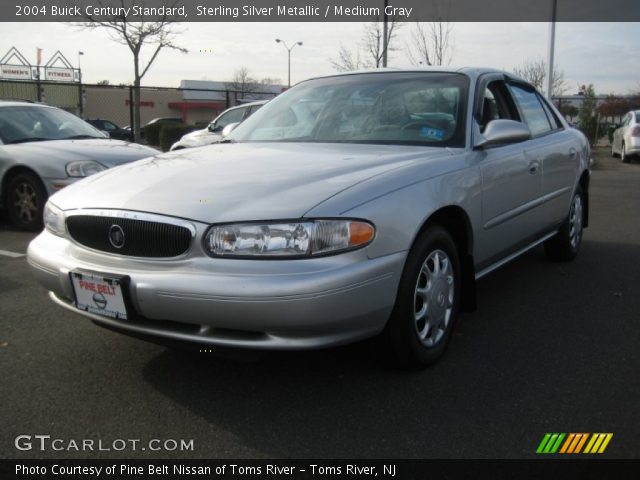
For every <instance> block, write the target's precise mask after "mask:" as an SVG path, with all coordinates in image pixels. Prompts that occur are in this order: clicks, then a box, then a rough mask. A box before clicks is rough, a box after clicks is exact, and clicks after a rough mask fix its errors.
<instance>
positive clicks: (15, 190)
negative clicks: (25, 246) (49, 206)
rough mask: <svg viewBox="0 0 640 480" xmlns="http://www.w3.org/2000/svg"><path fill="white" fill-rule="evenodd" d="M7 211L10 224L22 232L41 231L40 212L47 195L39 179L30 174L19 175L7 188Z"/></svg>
mask: <svg viewBox="0 0 640 480" xmlns="http://www.w3.org/2000/svg"><path fill="white" fill-rule="evenodd" d="M6 199H7V203H6V207H7V211H8V213H9V218H10V219H11V222H12V223H13V224H14V225H15V226H16V227H18V228H20V229H22V230H29V231H38V230H41V229H42V211H43V209H44V203H45V202H46V200H47V194H46V191H45V189H44V187H43V186H42V183H41V182H40V179H39V178H38V177H36V176H35V175H33V174H31V173H19V174H18V175H16V176H15V177H13V178H12V179H11V180H10V181H9V184H8V188H7V197H6Z"/></svg>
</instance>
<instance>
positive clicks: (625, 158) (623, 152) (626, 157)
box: [620, 143, 630, 163]
mask: <svg viewBox="0 0 640 480" xmlns="http://www.w3.org/2000/svg"><path fill="white" fill-rule="evenodd" d="M620 160H622V163H629V162H630V159H629V155H627V147H625V146H624V143H623V144H622V150H620Z"/></svg>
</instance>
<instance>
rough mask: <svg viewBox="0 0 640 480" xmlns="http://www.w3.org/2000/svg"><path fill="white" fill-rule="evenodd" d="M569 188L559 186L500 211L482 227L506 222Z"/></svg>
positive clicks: (491, 226) (569, 188) (495, 225)
mask: <svg viewBox="0 0 640 480" xmlns="http://www.w3.org/2000/svg"><path fill="white" fill-rule="evenodd" d="M569 190H571V187H564V188H561V189H560V190H556V191H555V192H551V193H547V194H546V195H543V196H542V197H540V198H536V199H535V200H531V201H530V202H528V203H525V204H524V205H520V206H519V207H516V208H514V209H513V210H509V211H508V212H505V213H501V214H500V215H498V216H496V217H493V218H492V219H491V220H489V221H488V222H487V223H485V224H484V225H483V226H482V228H484V229H486V230H488V229H490V228H493V227H497V226H498V225H500V224H501V223H504V222H506V221H508V220H511V219H512V218H513V217H517V216H518V215H520V214H522V213H524V212H528V211H529V210H532V209H534V208H536V207H539V206H540V205H542V204H543V203H547V202H548V201H549V200H553V199H554V198H556V197H559V196H560V195H562V194H563V193H566V192H568V191H569Z"/></svg>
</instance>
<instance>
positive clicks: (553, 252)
mask: <svg viewBox="0 0 640 480" xmlns="http://www.w3.org/2000/svg"><path fill="white" fill-rule="evenodd" d="M584 205H585V201H584V194H583V193H582V188H581V187H578V189H577V190H576V192H575V193H574V194H573V199H572V200H571V207H570V208H569V215H568V216H567V219H566V220H565V221H564V223H563V224H562V227H560V230H559V231H558V233H557V234H556V235H555V236H554V237H552V238H550V239H549V240H547V241H546V242H545V243H544V249H545V252H546V253H547V256H548V257H549V258H550V259H551V260H555V261H561V262H566V261H569V260H573V259H574V258H576V255H578V252H579V251H580V245H581V244H582V230H583V222H584Z"/></svg>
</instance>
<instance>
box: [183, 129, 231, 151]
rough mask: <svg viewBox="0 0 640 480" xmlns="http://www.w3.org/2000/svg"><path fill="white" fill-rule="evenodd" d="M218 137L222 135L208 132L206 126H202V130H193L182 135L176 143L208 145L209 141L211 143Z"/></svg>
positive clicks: (220, 137) (218, 138) (195, 145)
mask: <svg viewBox="0 0 640 480" xmlns="http://www.w3.org/2000/svg"><path fill="white" fill-rule="evenodd" d="M220 139H222V135H220V134H217V133H213V132H210V131H209V130H208V129H207V128H203V129H202V130H195V131H193V132H190V133H187V134H185V135H183V136H182V138H181V139H180V141H179V142H178V143H181V144H188V145H189V146H193V147H197V146H202V145H209V144H210V143H213V142H215V141H217V140H220Z"/></svg>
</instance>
